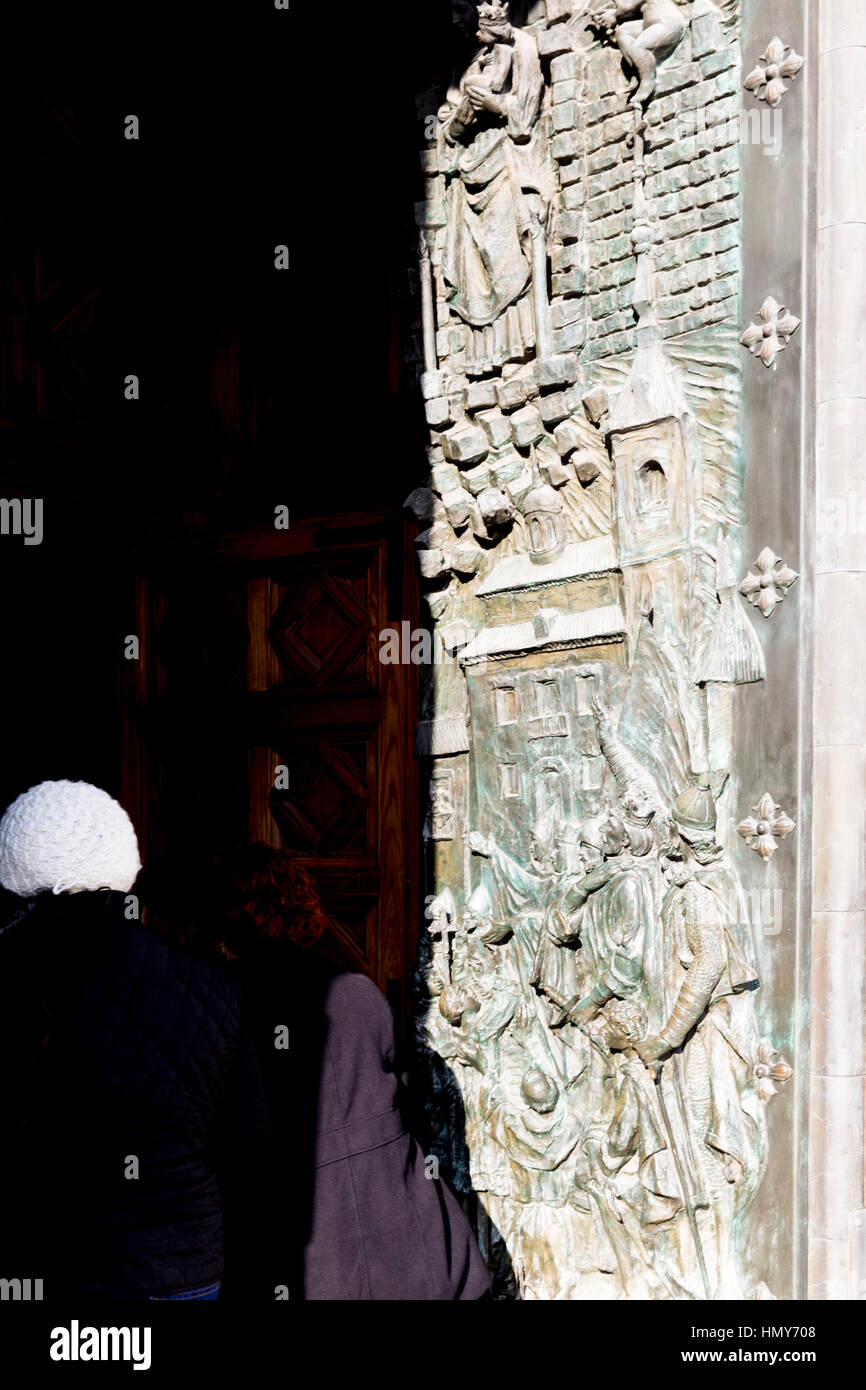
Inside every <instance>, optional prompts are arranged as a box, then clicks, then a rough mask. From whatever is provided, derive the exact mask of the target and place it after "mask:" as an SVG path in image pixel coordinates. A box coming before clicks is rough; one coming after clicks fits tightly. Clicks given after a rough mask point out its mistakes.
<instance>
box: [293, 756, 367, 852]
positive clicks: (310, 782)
mask: <svg viewBox="0 0 866 1390" xmlns="http://www.w3.org/2000/svg"><path fill="white" fill-rule="evenodd" d="M282 761H284V762H285V763H286V765H287V766H288V767H290V768H291V781H290V784H289V787H288V789H287V790H285V791H277V790H274V791H272V792H271V808H272V811H273V814H274V818H275V819H276V821H277V823H278V825H279V827H280V831H281V834H282V838H283V844H284V846H285V848H286V849H289V850H294V851H296V852H298V853H301V854H304V855H310V856H313V857H316V858H324V857H326V856H332V855H345V854H351V855H353V856H355V855H358V854H360V855H373V854H374V852H375V845H374V844H373V843H371V840H370V816H369V808H370V793H369V790H368V788H369V786H370V785H371V784H372V785H375V775H376V740H375V736H372V737H369V738H362V737H359V738H358V739H357V740H356V741H354V742H346V741H345V740H344V739H340V741H339V742H336V741H334V740H331V739H327V738H313V739H312V740H311V741H308V742H304V743H303V744H298V745H296V746H294V747H293V748H292V749H291V751H290V752H288V753H286V755H285V756H284V757H283V758H282Z"/></svg>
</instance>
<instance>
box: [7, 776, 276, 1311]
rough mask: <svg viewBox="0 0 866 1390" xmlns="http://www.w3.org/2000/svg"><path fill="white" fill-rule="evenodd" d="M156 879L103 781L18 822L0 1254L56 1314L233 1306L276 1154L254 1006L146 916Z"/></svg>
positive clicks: (10, 871)
mask: <svg viewBox="0 0 866 1390" xmlns="http://www.w3.org/2000/svg"><path fill="white" fill-rule="evenodd" d="M140 869H141V859H140V856H139V849H138V841H137V839H136V834H135V830H134V828H133V825H132V822H131V820H130V818H129V816H128V815H127V813H126V811H124V809H123V807H122V806H120V805H119V804H118V802H116V801H115V800H114V799H113V798H112V797H111V796H109V794H108V793H107V792H105V791H102V790H101V789H100V788H99V787H94V786H91V785H90V784H89V783H87V782H70V781H56V782H42V783H40V784H39V785H38V786H35V787H31V788H30V790H29V791H26V792H24V793H23V795H21V796H19V797H18V798H17V800H16V801H14V802H13V803H12V804H11V806H9V808H8V809H7V811H6V813H5V815H4V816H3V817H2V819H0V884H2V886H3V888H5V889H6V890H7V892H8V893H11V894H14V895H15V896H16V897H17V899H18V904H17V911H15V912H14V913H13V915H12V916H11V920H9V921H7V923H6V925H5V927H2V929H0V1104H2V1105H3V1110H4V1133H5V1135H6V1136H7V1140H6V1142H5V1143H4V1145H3V1148H2V1150H0V1185H2V1190H4V1191H5V1192H6V1193H7V1194H8V1193H10V1192H14V1193H15V1198H16V1200H15V1203H14V1205H13V1208H12V1209H11V1210H10V1209H9V1204H8V1203H7V1209H6V1214H5V1218H4V1222H3V1228H2V1232H0V1241H2V1249H3V1257H4V1275H7V1276H8V1277H21V1276H24V1277H30V1276H31V1275H33V1276H34V1277H38V1278H41V1279H42V1280H43V1286H44V1297H45V1298H46V1299H52V1298H55V1297H58V1296H62V1297H63V1298H64V1299H68V1298H69V1297H71V1296H74V1295H78V1296H87V1297H97V1298H106V1299H111V1300H116V1299H130V1298H146V1299H154V1298H157V1299H165V1298H171V1299H184V1300H186V1299H204V1298H214V1297H216V1296H217V1291H218V1289H219V1285H220V1282H221V1279H222V1275H223V1260H224V1255H223V1215H224V1211H223V1208H224V1202H225V1193H226V1191H227V1190H229V1188H232V1190H233V1191H238V1178H237V1175H238V1174H243V1173H244V1172H245V1171H246V1170H245V1166H244V1165H245V1163H246V1160H247V1157H249V1160H250V1163H251V1164H252V1165H253V1166H254V1162H255V1158H254V1155H255V1153H256V1152H257V1147H256V1146H257V1145H258V1144H259V1142H260V1140H261V1141H263V1138H264V1116H263V1108H262V1105H263V1103H262V1095H261V1089H260V1081H259V1078H258V1072H257V1069H256V1067H255V1063H254V1059H253V1055H252V1051H251V1048H250V1047H245V1046H244V1044H243V1041H242V1039H243V1033H242V1027H241V1020H240V1003H239V999H238V997H237V993H236V991H235V989H234V987H233V986H232V984H231V983H230V982H229V981H228V980H227V979H226V978H225V976H224V974H223V973H222V972H221V971H220V970H218V969H216V968H214V967H213V966H211V965H209V964H207V963H205V962H204V961H200V960H194V959H191V958H190V957H189V956H187V955H185V954H184V953H183V952H181V951H179V950H174V949H172V948H171V947H170V946H168V945H167V944H166V943H165V942H163V941H161V940H160V939H158V938H157V937H156V936H155V935H152V934H151V933H150V932H148V931H146V930H145V929H144V927H143V926H142V925H140V923H139V922H138V921H137V920H136V918H137V916H138V911H137V908H138V903H137V898H136V897H135V896H133V895H132V894H131V892H130V890H131V889H132V888H133V885H134V884H135V881H136V878H137V876H138V873H139V871H140ZM221 1136H238V1138H231V1139H228V1138H222V1137H221ZM232 1183H234V1187H232ZM252 1185H253V1182H252V1176H250V1181H249V1182H248V1186H252ZM239 1204H240V1206H243V1201H242V1200H240V1199H239ZM10 1262H11V1264H15V1263H16V1262H17V1264H18V1265H19V1266H20V1267H19V1268H12V1267H11V1264H10ZM37 1266H38V1268H37Z"/></svg>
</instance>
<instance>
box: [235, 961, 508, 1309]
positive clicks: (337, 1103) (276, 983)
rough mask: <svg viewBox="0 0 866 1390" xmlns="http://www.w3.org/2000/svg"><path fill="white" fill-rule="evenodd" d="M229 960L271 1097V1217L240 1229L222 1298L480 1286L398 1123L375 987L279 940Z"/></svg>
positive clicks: (386, 1027)
mask: <svg viewBox="0 0 866 1390" xmlns="http://www.w3.org/2000/svg"><path fill="white" fill-rule="evenodd" d="M234 967H235V969H236V971H237V974H238V976H239V978H240V980H241V982H242V985H243V994H244V999H245V1004H246V1007H247V1008H248V1010H249V1018H250V1021H251V1028H252V1029H253V1030H254V1035H255V1039H256V1048H257V1052H258V1056H259V1061H260V1066H261V1069H262V1075H263V1077H264V1081H265V1089H266V1095H267V1101H268V1115H269V1126H270V1142H269V1156H268V1174H267V1177H266V1180H265V1182H264V1184H263V1186H262V1189H261V1192H260V1199H261V1201H262V1203H263V1205H264V1207H265V1208H266V1210H267V1212H268V1213H269V1219H268V1220H262V1221H258V1222H256V1223H254V1225H252V1226H251V1227H250V1230H252V1231H254V1232H255V1233H256V1235H255V1238H254V1240H253V1241H252V1242H251V1244H250V1247H249V1248H248V1250H247V1260H246V1268H245V1271H244V1275H243V1277H242V1278H239V1279H238V1282H237V1283H236V1284H234V1285H232V1284H231V1283H229V1284H227V1286H226V1293H227V1295H231V1294H232V1293H242V1294H244V1295H245V1296H246V1297H250V1296H255V1297H258V1296H259V1293H260V1294H261V1296H262V1297H269V1298H271V1299H273V1298H275V1297H288V1298H290V1299H292V1300H294V1299H296V1298H302V1299H308V1300H341V1301H345V1300H361V1301H366V1300H455V1299H475V1298H481V1297H484V1296H485V1295H486V1294H487V1292H488V1289H489V1279H488V1275H487V1270H486V1268H485V1265H484V1262H483V1260H482V1257H481V1255H480V1253H479V1250H478V1247H477V1245H476V1243H475V1240H474V1237H473V1235H472V1231H471V1229H470V1226H469V1223H468V1221H467V1219H466V1217H465V1216H464V1213H463V1210H462V1208H461V1207H460V1205H459V1203H458V1201H457V1199H456V1197H455V1196H454V1194H453V1193H452V1192H451V1190H450V1189H449V1188H448V1187H447V1186H446V1184H445V1183H444V1182H443V1181H441V1180H440V1179H438V1178H435V1177H432V1176H430V1175H429V1174H428V1171H427V1165H425V1158H424V1155H423V1153H422V1152H421V1150H420V1148H419V1147H418V1144H417V1143H416V1142H415V1140H414V1139H413V1138H412V1136H411V1135H410V1133H409V1132H408V1130H407V1128H406V1125H405V1123H404V1119H403V1112H402V1102H403V1094H402V1083H401V1079H400V1077H399V1076H398V1071H397V1063H396V1055H395V1054H396V1047H395V1038H394V1020H393V1016H392V1013H391V1009H390V1007H389V1005H388V1003H387V1002H386V1000H385V999H384V998H383V996H382V995H381V993H380V992H379V990H378V989H377V988H376V986H375V985H374V984H373V983H372V981H371V980H369V979H367V978H366V976H364V975H359V974H349V973H341V974H337V973H335V972H334V971H333V970H332V969H330V968H329V967H328V966H326V965H325V964H323V963H321V962H319V961H317V960H316V959H315V958H314V957H312V956H311V954H310V953H309V952H308V951H303V950H300V949H299V948H298V947H296V946H294V945H293V944H291V943H288V942H284V941H261V942H259V943H257V944H256V945H255V946H253V947H251V948H250V949H249V950H248V951H247V952H245V954H244V956H243V958H242V959H239V960H237V961H236V962H234ZM276 1291H279V1292H276Z"/></svg>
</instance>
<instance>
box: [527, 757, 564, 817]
mask: <svg viewBox="0 0 866 1390" xmlns="http://www.w3.org/2000/svg"><path fill="white" fill-rule="evenodd" d="M533 780H534V786H533V794H534V795H533V800H534V802H535V807H534V809H535V820H536V821H540V820H544V818H545V816H547V815H549V814H550V812H551V811H552V812H553V815H554V817H555V819H556V820H562V819H563V804H562V778H561V776H560V774H559V771H558V769H557V768H555V767H545V768H541V769H539V771H538V772H536V774H535V777H534V779H533Z"/></svg>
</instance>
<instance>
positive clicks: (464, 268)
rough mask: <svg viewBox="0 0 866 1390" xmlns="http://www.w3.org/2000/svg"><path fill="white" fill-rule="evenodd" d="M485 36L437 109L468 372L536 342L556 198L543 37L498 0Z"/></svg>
mask: <svg viewBox="0 0 866 1390" xmlns="http://www.w3.org/2000/svg"><path fill="white" fill-rule="evenodd" d="M478 40H479V42H480V44H481V48H480V50H479V52H478V53H477V54H476V56H475V57H474V58H473V60H472V61H471V62H470V64H469V66H468V67H467V68H466V70H465V72H464V73H463V75H462V77H461V78H460V80H459V83H458V84H457V86H456V87H452V89H451V90H450V91H449V93H448V100H447V102H446V103H445V105H444V106H442V107H441V108H440V111H439V114H438V120H439V138H438V144H439V168H440V170H441V171H442V173H443V174H444V175H445V176H446V178H448V179H449V181H450V190H449V195H448V204H447V228H446V235H445V248H444V255H443V262H442V269H443V274H444V277H445V281H446V284H447V286H448V288H449V293H448V304H449V307H450V308H451V309H452V310H453V312H454V313H455V314H457V315H458V316H459V317H460V318H461V319H463V320H464V322H465V323H466V324H467V325H469V333H470V340H469V344H468V346H467V361H466V366H467V371H468V372H469V374H470V375H473V374H474V375H478V374H481V373H483V372H486V371H491V370H493V369H494V368H496V367H499V366H502V364H503V363H504V362H507V361H520V360H523V358H524V357H525V356H526V354H527V350H528V349H529V348H531V347H532V346H533V345H534V343H535V328H534V323H533V316H532V308H531V298H530V297H529V296H528V295H525V294H524V291H525V290H526V289H527V286H528V285H529V283H530V280H531V276H532V264H533V260H532V238H533V236H535V235H537V232H538V228H539V226H542V225H543V224H544V223H545V222H546V219H547V212H548V207H549V201H550V189H549V187H548V176H547V174H546V172H545V164H544V157H543V151H542V142H541V132H540V130H539V128H538V123H539V115H540V112H541V100H542V92H543V78H542V73H541V64H540V62H539V58H538V50H537V47H536V44H535V40H534V39H533V38H532V36H531V35H529V34H526V33H524V32H523V30H521V29H517V28H515V27H514V26H513V25H511V24H510V22H509V20H508V7H507V5H506V4H502V3H499V0H492V3H489V4H482V5H480V6H479V7H478Z"/></svg>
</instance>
